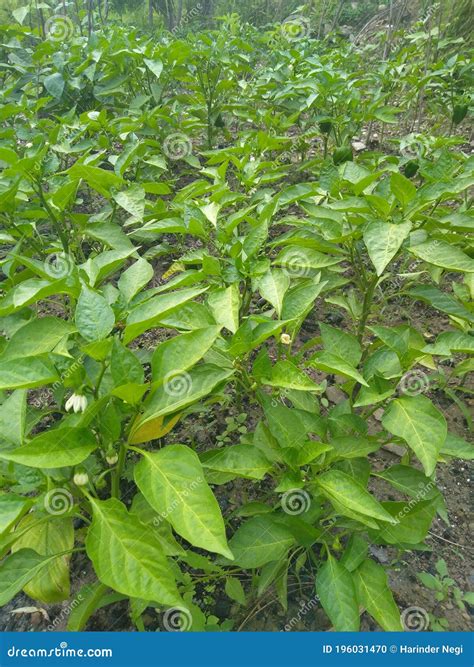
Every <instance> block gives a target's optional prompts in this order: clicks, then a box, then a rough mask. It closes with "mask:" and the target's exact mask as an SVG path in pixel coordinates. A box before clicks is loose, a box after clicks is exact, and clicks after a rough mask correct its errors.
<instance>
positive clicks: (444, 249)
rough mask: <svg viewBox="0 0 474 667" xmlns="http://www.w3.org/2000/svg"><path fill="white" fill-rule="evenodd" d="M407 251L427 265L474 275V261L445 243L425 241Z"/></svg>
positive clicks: (456, 248) (453, 246)
mask: <svg viewBox="0 0 474 667" xmlns="http://www.w3.org/2000/svg"><path fill="white" fill-rule="evenodd" d="M409 251H410V252H411V253H412V255H415V256H416V257H419V258H420V259H422V260H423V261H424V262H428V264H434V265H435V266H440V267H441V268H443V269H449V270H450V271H461V272H463V273H464V272H466V273H474V260H473V259H471V258H470V257H469V255H466V253H465V252H463V251H462V250H460V249H459V248H458V247H456V246H455V245H451V244H450V243H447V242H446V241H427V242H426V243H420V245H415V246H411V247H410V248H409Z"/></svg>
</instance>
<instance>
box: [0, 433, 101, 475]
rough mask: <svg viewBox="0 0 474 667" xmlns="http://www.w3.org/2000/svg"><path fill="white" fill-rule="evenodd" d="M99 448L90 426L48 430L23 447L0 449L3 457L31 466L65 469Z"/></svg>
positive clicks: (0, 455) (0, 454)
mask: <svg viewBox="0 0 474 667" xmlns="http://www.w3.org/2000/svg"><path fill="white" fill-rule="evenodd" d="M96 447H97V442H96V440H95V438H94V436H93V434H92V432H91V431H90V430H89V429H85V428H84V429H82V428H69V427H64V428H61V429H53V430H52V431H45V432H44V433H42V434H41V435H38V436H36V438H33V440H31V441H30V442H29V443H28V444H27V445H24V446H23V447H17V448H16V449H9V450H3V451H0V458H2V459H5V460H6V461H14V462H15V463H21V464H22V465H25V466H30V467H31V468H62V467H63V466H75V465H78V464H79V463H82V461H84V460H85V459H86V458H87V457H88V456H89V454H90V453H91V452H93V451H94V449H95V448H96Z"/></svg>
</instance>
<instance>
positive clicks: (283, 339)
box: [280, 334, 291, 345]
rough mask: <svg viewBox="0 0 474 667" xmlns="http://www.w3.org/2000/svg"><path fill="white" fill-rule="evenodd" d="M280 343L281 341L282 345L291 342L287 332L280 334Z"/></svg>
mask: <svg viewBox="0 0 474 667" xmlns="http://www.w3.org/2000/svg"><path fill="white" fill-rule="evenodd" d="M280 343H283V345H290V344H291V336H290V335H289V334H281V336H280Z"/></svg>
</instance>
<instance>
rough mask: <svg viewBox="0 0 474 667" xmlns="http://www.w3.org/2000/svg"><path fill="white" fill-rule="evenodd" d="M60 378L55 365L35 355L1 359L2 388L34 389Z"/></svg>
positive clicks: (0, 384) (0, 376) (0, 378)
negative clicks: (25, 357)
mask: <svg viewBox="0 0 474 667" xmlns="http://www.w3.org/2000/svg"><path fill="white" fill-rule="evenodd" d="M57 380H59V376H58V374H57V372H56V369H55V368H54V367H53V365H52V364H51V363H50V362H49V361H48V360H46V359H41V358H40V357H33V358H31V357H30V358H27V359H11V360H8V361H0V389H32V388H34V387H41V386H43V385H45V384H52V383H53V382H56V381H57Z"/></svg>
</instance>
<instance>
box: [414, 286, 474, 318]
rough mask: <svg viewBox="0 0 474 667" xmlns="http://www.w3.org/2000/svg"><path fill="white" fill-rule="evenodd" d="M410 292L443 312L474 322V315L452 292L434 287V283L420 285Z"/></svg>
mask: <svg viewBox="0 0 474 667" xmlns="http://www.w3.org/2000/svg"><path fill="white" fill-rule="evenodd" d="M408 294H409V295H410V296H412V297H413V298H415V299H420V300H421V301H424V302H425V303H429V304H430V306H432V307H433V308H436V309H437V310H440V311H441V312H442V313H447V314H448V315H453V316H454V317H460V318H461V319H463V320H467V321H468V322H474V315H473V314H472V313H471V312H469V310H467V308H464V306H463V305H462V304H460V303H459V301H456V299H454V298H453V297H452V296H451V295H450V294H446V293H445V292H442V291H441V290H439V289H437V288H436V287H433V285H420V286H419V287H414V288H413V289H411V290H409V291H408Z"/></svg>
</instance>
